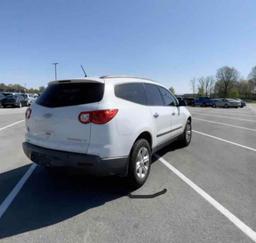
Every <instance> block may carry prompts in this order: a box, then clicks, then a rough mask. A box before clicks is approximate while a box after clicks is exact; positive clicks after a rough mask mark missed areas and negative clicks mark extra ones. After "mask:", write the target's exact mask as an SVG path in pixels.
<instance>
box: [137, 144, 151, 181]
mask: <svg viewBox="0 0 256 243" xmlns="http://www.w3.org/2000/svg"><path fill="white" fill-rule="evenodd" d="M149 156H150V155H149V151H148V149H147V148H146V147H142V148H140V150H139V152H138V155H137V160H136V175H137V176H138V177H139V178H140V179H143V178H144V177H145V176H146V175H147V173H148V169H149Z"/></svg>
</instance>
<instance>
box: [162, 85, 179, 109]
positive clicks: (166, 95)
mask: <svg viewBox="0 0 256 243" xmlns="http://www.w3.org/2000/svg"><path fill="white" fill-rule="evenodd" d="M159 90H160V93H161V95H162V97H163V100H164V105H165V106H176V105H177V101H176V98H175V97H174V96H173V95H172V94H171V93H170V92H169V91H168V90H167V89H165V88H162V87H159Z"/></svg>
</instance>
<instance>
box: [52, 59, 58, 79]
mask: <svg viewBox="0 0 256 243" xmlns="http://www.w3.org/2000/svg"><path fill="white" fill-rule="evenodd" d="M58 64H59V63H58V62H54V63H52V65H54V71H55V80H57V65H58Z"/></svg>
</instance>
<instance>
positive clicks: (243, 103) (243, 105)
mask: <svg viewBox="0 0 256 243" xmlns="http://www.w3.org/2000/svg"><path fill="white" fill-rule="evenodd" d="M235 100H237V101H239V102H241V106H240V107H241V108H243V107H245V106H246V103H245V101H244V100H241V99H238V98H237V99H235Z"/></svg>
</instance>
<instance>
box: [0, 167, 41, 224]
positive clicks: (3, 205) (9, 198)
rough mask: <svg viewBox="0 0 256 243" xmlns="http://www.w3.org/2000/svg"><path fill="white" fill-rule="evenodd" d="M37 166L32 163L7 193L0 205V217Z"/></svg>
mask: <svg viewBox="0 0 256 243" xmlns="http://www.w3.org/2000/svg"><path fill="white" fill-rule="evenodd" d="M36 167H37V165H36V164H32V165H31V166H30V167H29V169H28V170H27V172H26V173H25V174H24V175H23V176H22V178H21V179H20V180H19V182H18V183H17V184H16V186H15V187H14V188H13V189H12V191H11V192H10V193H9V195H8V196H7V197H6V198H5V200H4V201H3V202H2V203H1V205H0V219H1V217H2V216H3V214H4V213H5V212H6V210H7V209H8V208H9V206H10V205H11V203H12V202H13V200H14V199H15V197H16V196H17V195H18V193H19V192H20V190H21V189H22V187H23V186H24V184H25V183H26V181H27V180H28V178H29V177H30V176H31V174H32V173H33V171H34V170H35V168H36Z"/></svg>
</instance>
